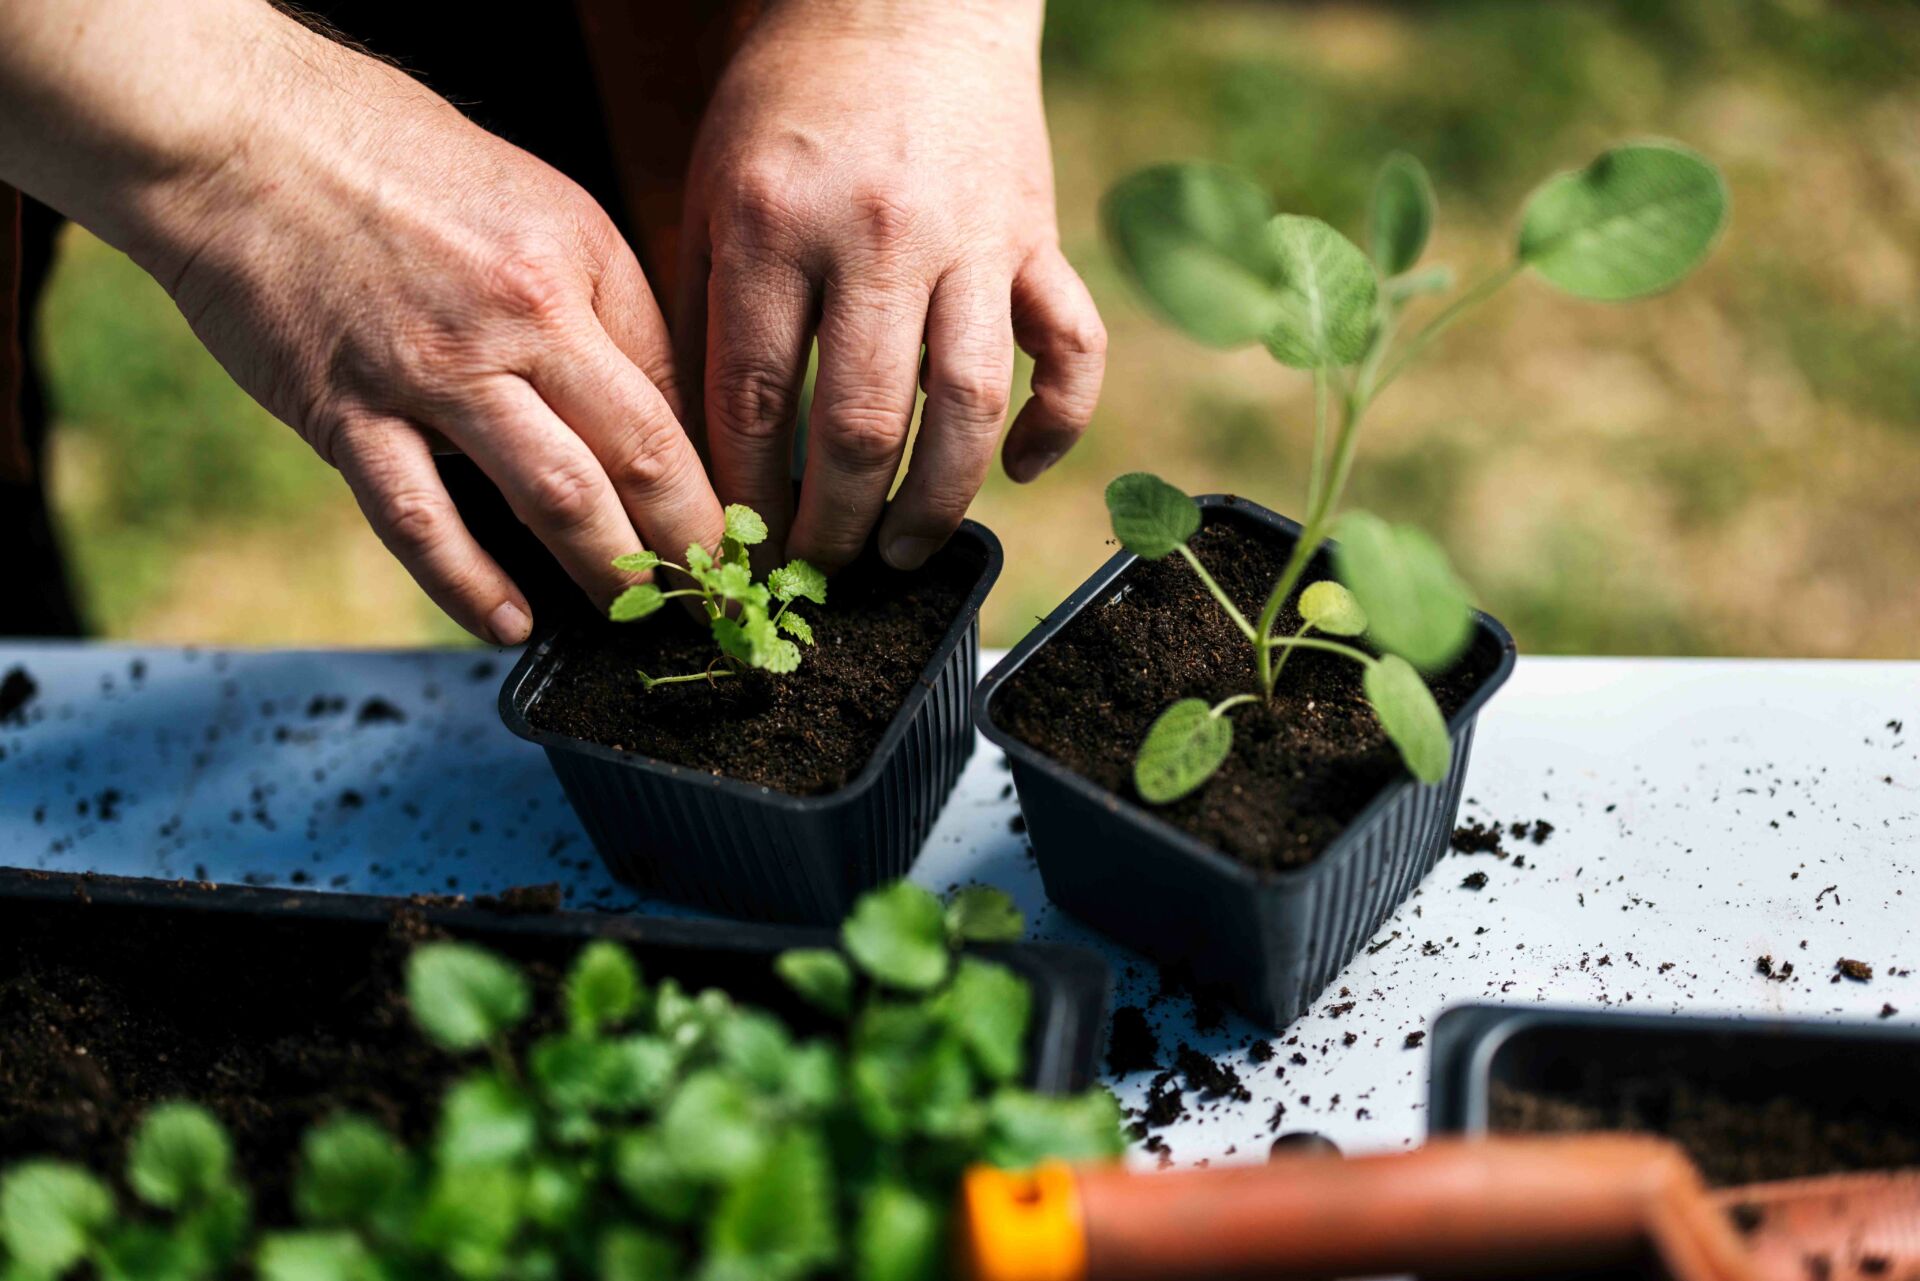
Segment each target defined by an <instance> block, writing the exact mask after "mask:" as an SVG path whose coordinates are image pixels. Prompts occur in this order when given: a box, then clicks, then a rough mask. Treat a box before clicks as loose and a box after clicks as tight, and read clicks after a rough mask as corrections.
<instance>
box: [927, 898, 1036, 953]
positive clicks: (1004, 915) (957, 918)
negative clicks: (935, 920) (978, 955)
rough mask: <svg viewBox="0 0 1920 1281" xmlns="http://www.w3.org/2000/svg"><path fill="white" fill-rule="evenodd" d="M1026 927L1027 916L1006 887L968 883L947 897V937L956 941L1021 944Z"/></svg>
mask: <svg viewBox="0 0 1920 1281" xmlns="http://www.w3.org/2000/svg"><path fill="white" fill-rule="evenodd" d="M1026 930H1027V921H1026V918H1025V917H1023V916H1021V915H1020V909H1019V908H1018V907H1017V906H1015V904H1014V901H1013V896H1012V895H1011V894H1008V893H1007V892H1006V891H1005V890H1002V889H996V888H994V887H993V886H991V885H968V886H966V887H964V888H963V889H961V890H959V891H958V892H956V893H955V894H954V895H953V897H952V898H950V899H948V900H947V937H949V938H951V939H953V940H954V941H955V942H956V943H1017V942H1019V941H1020V936H1021V935H1022V934H1024V933H1026Z"/></svg>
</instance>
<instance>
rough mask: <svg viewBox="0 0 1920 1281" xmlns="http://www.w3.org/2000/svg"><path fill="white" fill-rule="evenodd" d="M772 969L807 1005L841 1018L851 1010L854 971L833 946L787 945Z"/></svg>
mask: <svg viewBox="0 0 1920 1281" xmlns="http://www.w3.org/2000/svg"><path fill="white" fill-rule="evenodd" d="M773 970H774V973H776V974H778V975H779V976H780V977H781V978H782V979H784V980H785V981H786V984H787V986H788V987H790V988H792V989H793V990H794V991H796V992H798V993H799V994H800V995H801V996H802V997H803V998H805V1000H806V1001H807V1002H808V1003H809V1004H811V1005H815V1006H818V1007H819V1008H820V1009H823V1010H825V1011H826V1012H827V1013H829V1014H836V1015H838V1016H840V1017H841V1018H845V1017H847V1015H848V1014H850V1013H851V1012H852V1010H853V970H852V969H851V968H850V967H849V966H848V965H847V958H846V957H844V956H842V955H840V953H838V952H836V951H834V950H833V949H831V948H825V947H796V948H790V949H788V950H787V951H785V952H782V953H781V954H780V955H779V956H778V957H777V958H775V960H774V962H773Z"/></svg>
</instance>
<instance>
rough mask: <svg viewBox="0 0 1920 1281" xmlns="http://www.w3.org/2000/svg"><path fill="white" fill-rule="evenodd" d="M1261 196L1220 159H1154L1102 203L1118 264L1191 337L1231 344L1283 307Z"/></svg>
mask: <svg viewBox="0 0 1920 1281" xmlns="http://www.w3.org/2000/svg"><path fill="white" fill-rule="evenodd" d="M1272 217H1273V204H1272V202H1271V201H1270V200H1268V198H1267V194H1266V193H1265V192H1264V191H1262V190H1260V188H1259V187H1257V186H1255V185H1254V184H1253V183H1252V182H1250V181H1248V180H1247V179H1246V178H1244V177H1242V176H1241V175H1240V174H1237V173H1235V172H1233V171H1232V170H1230V169H1225V168H1222V167H1220V166H1217V165H1206V164H1176V165H1161V166H1158V167H1155V168H1152V169H1146V170H1142V171H1141V172H1139V173H1136V174H1134V175H1132V176H1131V177H1129V178H1126V179H1123V180H1122V181H1121V182H1120V183H1119V184H1118V185H1116V186H1115V187H1114V188H1113V189H1112V190H1111V191H1109V192H1108V193H1107V196H1106V199H1105V200H1104V201H1102V202H1101V220H1102V223H1103V224H1104V226H1105V228H1106V232H1107V239H1108V242H1109V243H1110V244H1111V245H1112V246H1113V251H1114V255H1115V256H1116V257H1117V258H1119V260H1120V265H1121V267H1122V268H1123V269H1124V270H1125V271H1126V273H1127V274H1128V275H1129V276H1130V277H1132V279H1133V281H1134V283H1135V284H1137V285H1138V286H1139V287H1140V290H1141V292H1143V293H1144V294H1146V296H1147V298H1148V300H1149V301H1151V302H1152V303H1153V305H1154V307H1155V308H1156V309H1157V310H1158V311H1159V312H1160V313H1161V314H1162V315H1164V316H1165V317H1166V318H1167V319H1168V320H1170V321H1172V322H1173V324H1174V325H1176V326H1177V327H1178V328H1179V329H1181V330H1182V331H1183V332H1185V333H1186V334H1187V335H1188V336H1189V337H1192V338H1195V339H1197V340H1199V341H1200V342H1203V343H1207V344H1209V345H1210V346H1215V347H1237V346H1241V345H1243V344H1246V343H1250V342H1256V341H1258V340H1259V339H1260V338H1261V337H1263V336H1264V335H1265V334H1266V333H1267V331H1268V330H1269V329H1271V328H1272V327H1273V326H1274V324H1275V322H1277V321H1278V320H1279V319H1280V317H1281V314H1282V309H1283V304H1282V302H1281V300H1280V296H1279V288H1278V286H1279V281H1280V275H1279V266H1278V264H1277V263H1276V262H1275V260H1274V253H1273V247H1272V244H1271V242H1270V241H1269V240H1268V238H1267V230H1266V228H1267V222H1268V220H1269V219H1271V218H1272Z"/></svg>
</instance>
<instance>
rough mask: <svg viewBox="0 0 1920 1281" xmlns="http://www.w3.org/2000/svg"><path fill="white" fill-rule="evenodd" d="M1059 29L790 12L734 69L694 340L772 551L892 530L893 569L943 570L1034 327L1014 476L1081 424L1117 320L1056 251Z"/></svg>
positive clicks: (708, 125)
mask: <svg viewBox="0 0 1920 1281" xmlns="http://www.w3.org/2000/svg"><path fill="white" fill-rule="evenodd" d="M1039 27H1040V14H1039V5H1038V3H1036V2H1034V0H971V2H968V0H881V2H879V3H874V2H871V0H863V2H861V3H848V2H847V0H833V2H831V3H826V2H822V0H777V2H776V3H773V4H770V5H769V6H768V11H767V12H766V13H765V14H764V15H763V16H762V18H761V19H760V20H759V22H758V23H757V24H756V25H755V27H754V28H753V29H752V31H751V32H750V33H749V34H748V36H747V37H746V40H745V43H744V45H743V47H742V48H741V49H740V50H739V52H738V53H737V54H736V55H735V57H734V58H733V60H732V61H731V62H730V63H729V65H728V67H727V70H726V72H725V74H724V76H723V77H722V79H721V82H720V85H719V86H718V88H717V90H716V92H715V95H714V99H713V102H712V104H711V106H710V107H709V108H708V112H707V117H706V120H705V121H704V123H703V125H702V127H701V135H700V139H699V142H698V143H697V145H696V149H695V154H694V161H693V166H692V171H691V174H690V178H689V188H688V199H687V217H686V222H685V226H684V228H683V231H682V235H683V240H684V243H685V245H686V255H685V259H684V261H683V265H682V282H681V288H680V296H679V298H678V300H677V304H676V317H675V320H676V323H675V333H676V338H677V340H678V342H679V344H680V352H681V361H682V369H683V370H685V371H687V375H688V382H689V384H690V385H689V387H688V391H689V395H690V398H692V397H694V396H699V397H700V398H701V399H702V400H703V406H702V408H703V410H704V430H705V438H706V446H707V453H708V458H709V464H710V467H711V470H712V474H713V480H714V485H715V488H716V489H717V490H718V492H719V494H720V495H721V497H722V498H723V499H724V500H725V501H728V502H741V503H746V504H748V505H749V506H751V507H753V508H754V509H755V510H757V511H759V512H761V513H762V514H763V515H765V516H766V518H767V521H768V524H769V525H770V526H771V528H772V530H773V542H774V544H775V546H776V547H777V546H778V544H779V543H780V542H781V540H782V539H783V538H784V541H785V543H786V547H787V550H788V551H789V552H791V553H792V554H794V555H800V556H804V557H806V558H807V559H809V560H811V561H814V562H815V563H816V564H820V565H822V566H826V567H829V568H831V567H837V566H839V565H841V564H844V563H845V562H846V561H848V560H850V559H851V558H852V557H853V556H854V555H855V554H856V553H857V552H858V551H859V549H860V548H861V546H862V545H863V544H864V543H865V541H866V539H867V536H868V535H869V533H870V532H871V531H872V530H873V528H874V525H875V524H876V522H877V523H878V524H879V526H880V535H879V544H880V549H881V553H882V555H883V556H885V557H886V559H887V560H888V561H889V562H890V563H892V564H893V565H895V566H897V567H900V568H907V569H911V568H916V567H918V566H919V565H920V564H921V563H922V562H923V561H925V560H926V558H927V557H928V556H929V555H931V554H932V553H933V552H934V551H935V550H937V549H938V548H939V547H940V545H941V544H942V543H944V542H945V541H946V539H947V537H948V536H949V535H950V534H951V533H952V532H953V530H954V528H955V527H956V526H957V525H958V524H959V523H960V520H961V518H962V517H963V516H965V514H966V510H967V506H968V504H969V503H970V502H971V501H972V500H973V496H974V494H975V493H977V492H978V490H979V488H980V485H981V484H982V482H983V481H984V480H985V479H986V473H987V468H988V466H989V465H990V463H991V460H992V456H993V449H994V445H995V443H996V441H997V440H998V438H999V435H1000V429H1001V427H1002V425H1003V423H1004V421H1005V417H1006V411H1007V405H1008V400H1009V397H1010V395H1011V384H1012V381H1013V347H1014V342H1015V340H1016V339H1017V340H1018V341H1019V343H1020V345H1021V347H1023V348H1024V349H1025V350H1027V351H1028V352H1029V353H1030V354H1032V355H1033V357H1034V360H1035V365H1034V373H1033V380H1032V384H1033V398H1032V400H1030V401H1029V402H1028V404H1027V405H1026V406H1025V407H1024V408H1023V409H1022V410H1021V412H1020V414H1019V416H1018V417H1017V418H1016V420H1015V422H1014V424H1013V427H1012V429H1011V430H1010V431H1009V432H1008V435H1007V442H1006V448H1005V451H1004V465H1005V467H1006V470H1007V474H1008V475H1009V476H1011V477H1012V478H1013V479H1014V480H1016V481H1022V482H1024V481H1030V480H1032V479H1034V478H1035V477H1036V476H1038V475H1039V474H1040V473H1041V472H1043V471H1045V470H1046V469H1047V467H1049V466H1051V465H1052V464H1053V462H1054V461H1055V460H1056V459H1058V458H1059V457H1060V455H1061V454H1063V453H1065V452H1066V450H1067V449H1068V448H1069V447H1071V446H1072V445H1073V443H1074V441H1076V440H1077V439H1078V438H1079V436H1080V434H1081V432H1083V431H1084V430H1085V428H1086V426H1087V422H1088V419H1089V418H1090V416H1091V415H1092V412H1093V407H1094V402H1095V400H1096V399H1097V398H1098V396H1099V391H1100V379H1101V374H1102V371H1103V368H1104V364H1105V350H1106V332H1105V330H1104V329H1103V328H1102V327H1101V323H1100V317H1099V313H1098V312H1097V311H1096V310H1095V309H1094V305H1093V301H1092V299H1091V298H1090V297H1089V296H1088V294H1087V291H1086V287H1085V285H1083V284H1082V283H1081V281H1080V278H1079V277H1078V276H1077V275H1076V274H1075V273H1074V270H1073V268H1072V267H1071V266H1069V265H1068V263H1067V261H1066V259H1065V258H1064V257H1063V256H1062V255H1061V253H1060V249H1059V244H1058V232H1057V228H1056V226H1055V220H1054V203H1053V169H1052V160H1051V157H1050V155H1049V152H1048V145H1047V132H1046V122H1045V118H1044V115H1043V112H1042V108H1041V100H1040V72H1039V56H1038V45H1039ZM816 325H817V337H818V342H819V371H818V374H817V378H816V382H815V387H814V397H813V406H812V413H811V417H810V421H809V441H808V450H807V465H806V473H805V476H804V478H803V481H802V485H801V491H800V498H799V505H798V509H797V511H796V510H795V508H794V502H793V491H792V482H791V480H790V472H789V458H790V454H791V449H792V431H793V420H794V412H795V407H796V404H797V400H798V396H799V392H800V387H801V383H802V380H803V377H804V374H805V370H806V361H807V348H808V340H809V338H810V337H812V336H814V331H815V328H816ZM923 340H924V344H925V347H926V363H925V367H924V370H923V369H922V367H921V346H922V342H923ZM916 379H918V380H919V381H920V382H922V383H923V384H924V389H925V391H926V394H927V401H926V407H925V410H924V411H923V414H922V418H921V427H920V433H919V436H918V437H917V439H916V441H915V444H914V452H913V460H912V464H911V466H910V467H909V468H908V471H907V476H906V479H905V480H904V481H903V482H902V483H901V487H900V490H899V493H898V495H897V496H896V497H895V498H894V500H893V502H892V503H891V504H889V503H888V502H887V492H888V489H889V488H890V487H891V485H892V482H893V480H894V478H895V476H896V475H897V474H898V471H899V466H900V461H901V458H902V455H903V453H904V452H905V449H906V443H907V434H908V427H909V425H910V419H911V417H912V413H913V406H914V392H915V385H916ZM883 509H884V516H883V515H882V513H883Z"/></svg>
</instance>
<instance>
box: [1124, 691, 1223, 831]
mask: <svg viewBox="0 0 1920 1281" xmlns="http://www.w3.org/2000/svg"><path fill="white" fill-rule="evenodd" d="M1231 751H1233V722H1232V721H1230V720H1228V719H1227V718H1226V717H1225V716H1215V715H1214V714H1213V710H1212V709H1211V708H1210V707H1208V706H1207V703H1206V700H1204V699H1199V698H1183V699H1181V700H1180V701H1179V702H1177V703H1175V704H1173V705H1172V706H1171V707H1169V708H1167V710H1166V711H1164V712H1162V713H1160V716H1159V718H1158V719H1157V720H1155V721H1154V722H1153V725H1152V726H1151V727H1150V728H1149V729H1148V730H1147V737H1146V739H1145V740H1144V741H1143V742H1142V743H1141V744H1140V754H1139V756H1137V757H1136V758H1135V759H1134V762H1133V785H1134V786H1135V787H1136V788H1138V789H1139V791H1140V797H1141V799H1142V800H1145V801H1146V802H1147V803H1148V804H1151V805H1165V804H1166V803H1167V802H1169V801H1177V800H1179V799H1180V798H1181V797H1182V796H1185V795H1186V794H1187V793H1189V792H1191V791H1193V790H1194V789H1195V788H1197V787H1199V786H1200V785H1201V784H1202V783H1204V782H1206V781H1207V780H1208V779H1209V778H1211V777H1213V772H1214V771H1215V770H1217V769H1219V768H1220V765H1221V763H1222V762H1224V761H1225V760H1226V759H1227V755H1228V753H1230V752H1231Z"/></svg>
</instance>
